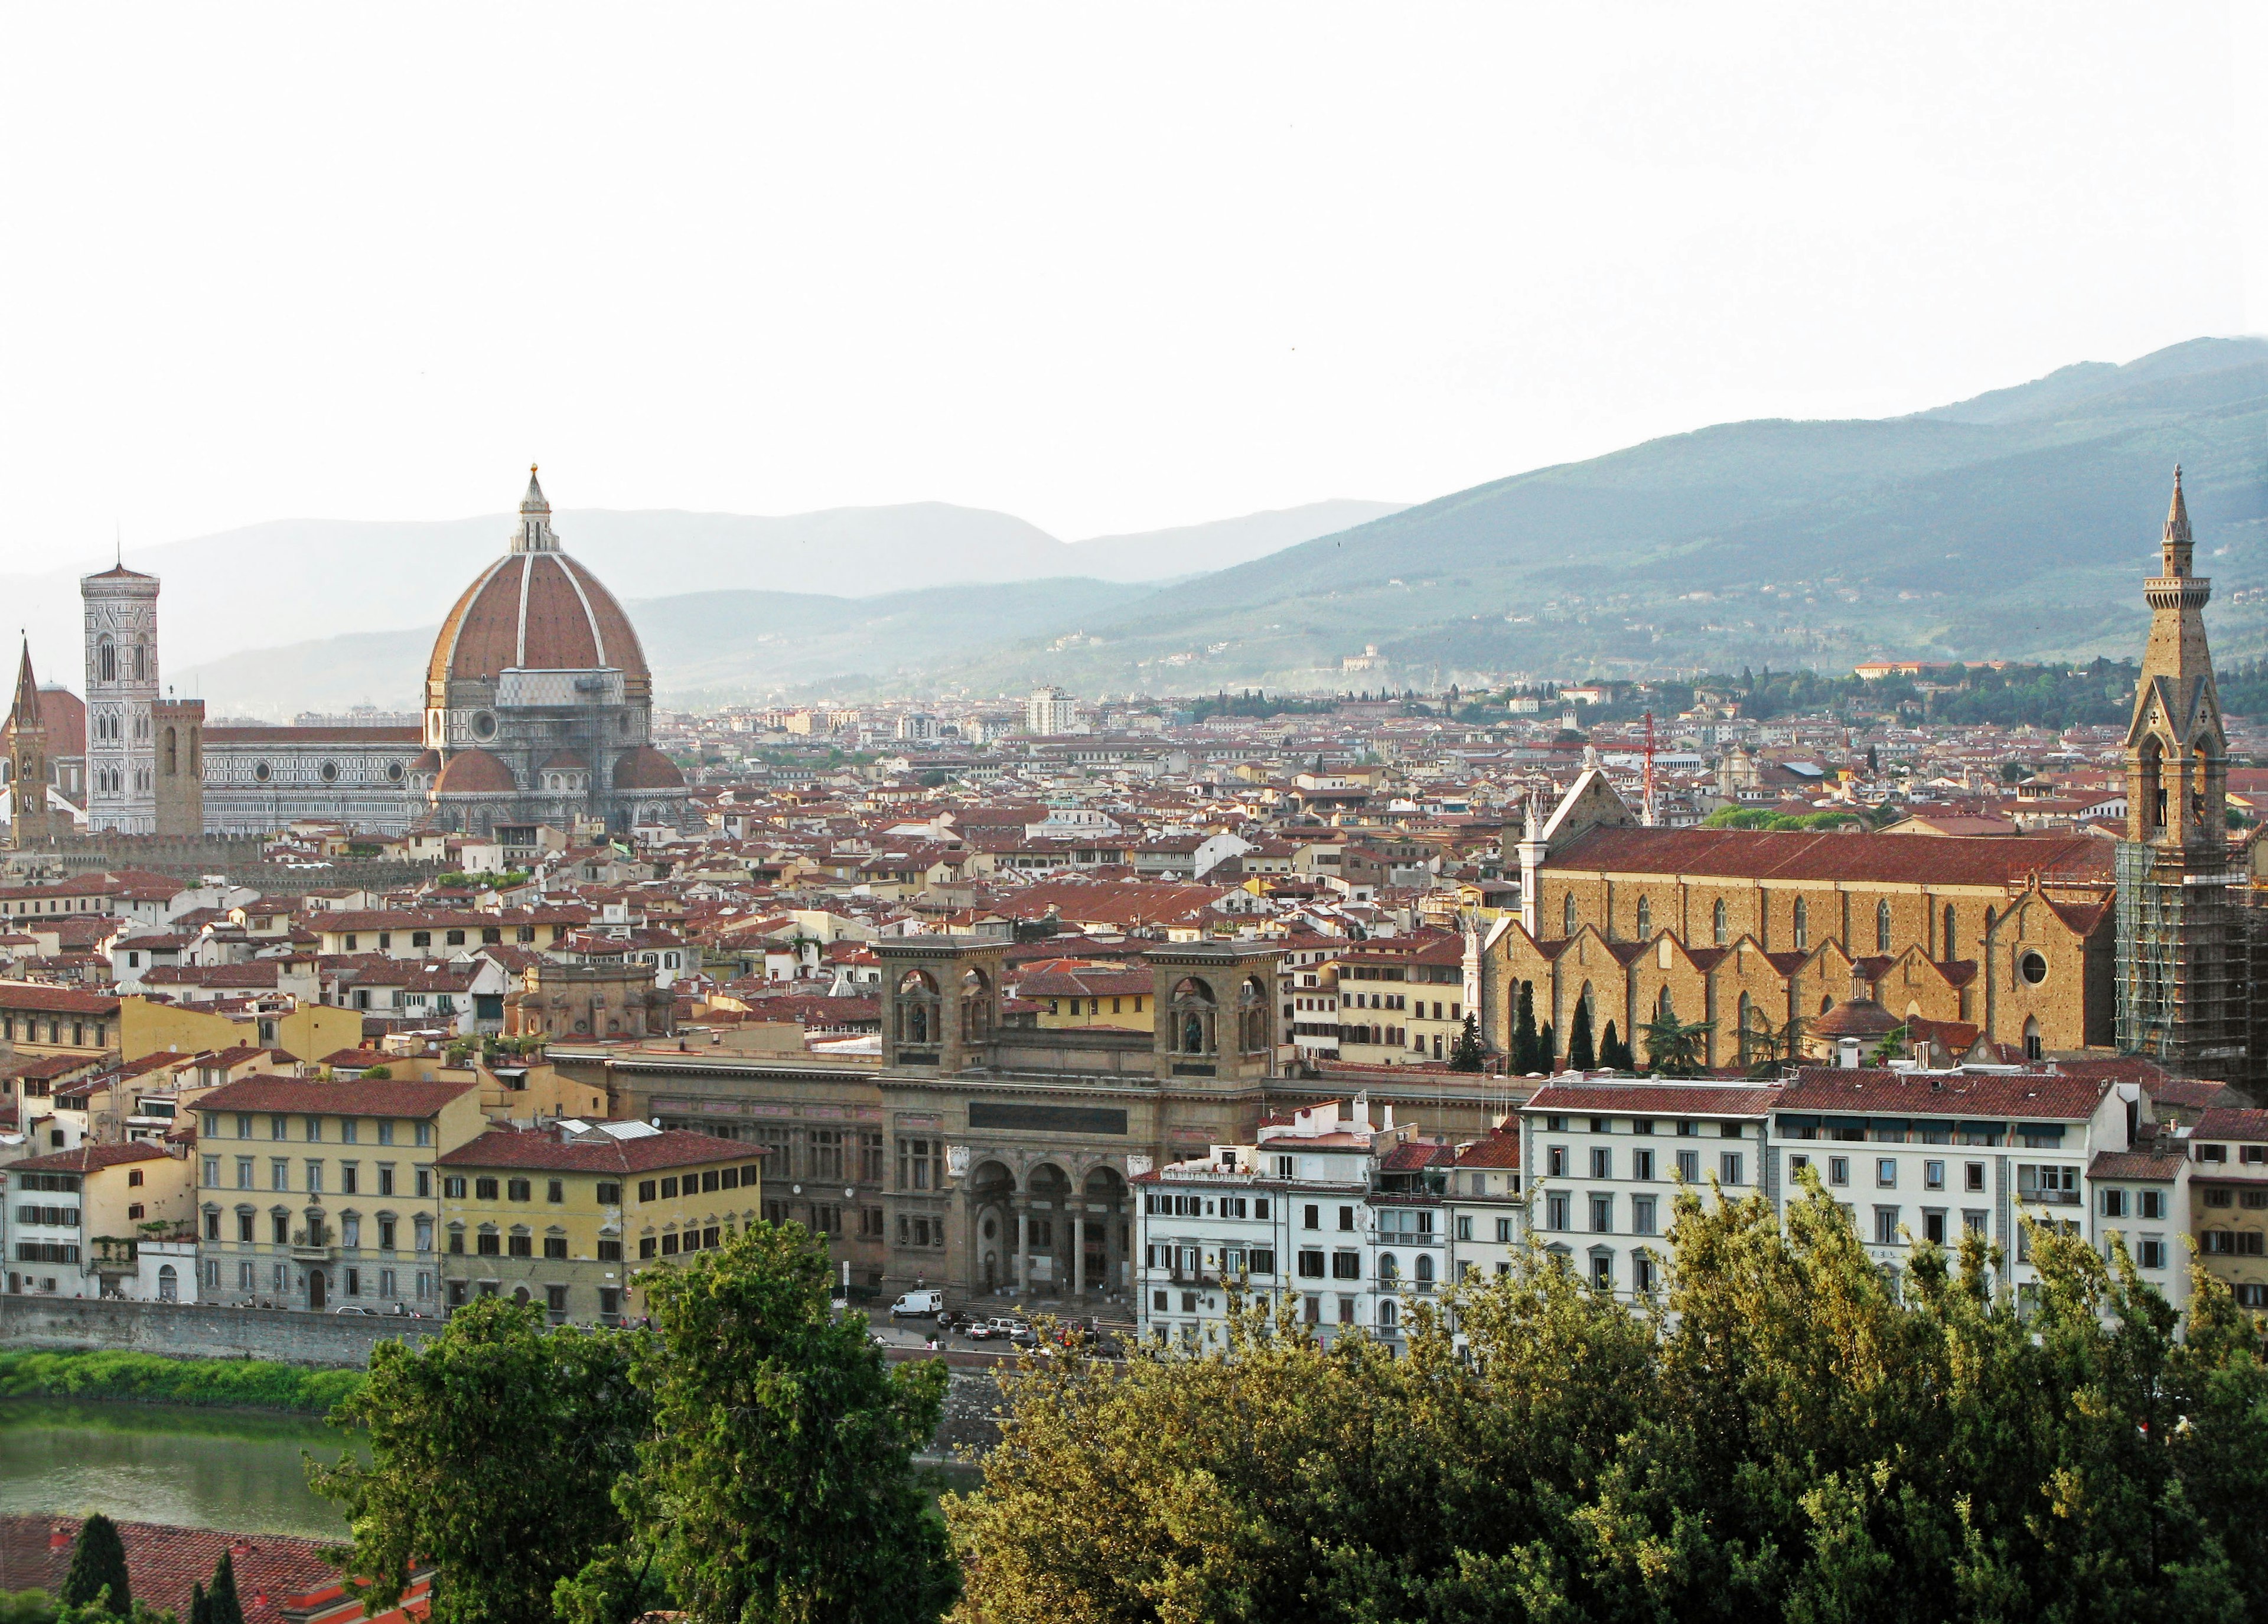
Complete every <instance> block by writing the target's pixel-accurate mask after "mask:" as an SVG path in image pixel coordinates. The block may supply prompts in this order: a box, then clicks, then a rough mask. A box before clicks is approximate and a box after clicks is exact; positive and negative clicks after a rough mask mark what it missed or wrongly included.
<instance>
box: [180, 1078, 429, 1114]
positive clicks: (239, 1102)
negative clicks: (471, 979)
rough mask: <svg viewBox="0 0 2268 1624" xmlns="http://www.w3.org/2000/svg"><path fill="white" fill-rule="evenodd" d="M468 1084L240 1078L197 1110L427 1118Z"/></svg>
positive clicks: (200, 1105) (224, 1085)
mask: <svg viewBox="0 0 2268 1624" xmlns="http://www.w3.org/2000/svg"><path fill="white" fill-rule="evenodd" d="M473 1087H474V1084H470V1083H409V1082H401V1083H397V1082H394V1081H392V1080H391V1079H382V1080H380V1081H379V1082H375V1083H373V1082H372V1081H370V1080H369V1079H368V1078H366V1077H365V1078H362V1079H359V1080H357V1081H356V1082H352V1083H310V1082H303V1081H301V1080H300V1079H298V1078H297V1077H244V1078H241V1079H239V1081H237V1082H234V1083H227V1084H222V1085H221V1086H220V1087H219V1088H217V1089H215V1090H213V1091H212V1092H211V1093H210V1094H207V1095H206V1096H205V1097H204V1098H203V1099H200V1100H199V1101H197V1107H196V1108H197V1109H198V1110H200V1111H286V1112H294V1113H301V1114H305V1115H310V1116H401V1117H420V1116H432V1115H434V1114H436V1113H438V1112H439V1111H440V1109H441V1107H442V1106H446V1105H447V1104H448V1103H449V1102H450V1101H451V1100H453V1099H456V1098H457V1097H458V1096H459V1095H460V1094H464V1093H469V1092H470V1091H472V1089H473Z"/></svg>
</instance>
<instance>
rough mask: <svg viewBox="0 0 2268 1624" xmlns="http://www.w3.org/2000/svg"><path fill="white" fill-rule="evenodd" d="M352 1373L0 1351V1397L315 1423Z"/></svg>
mask: <svg viewBox="0 0 2268 1624" xmlns="http://www.w3.org/2000/svg"><path fill="white" fill-rule="evenodd" d="M363 1379H364V1378H363V1374H362V1372H361V1371H359V1370H309V1369H307V1368H306V1367H304V1366H301V1365H292V1364H282V1363H276V1362H273V1361H270V1360H264V1359H175V1358H169V1357H167V1356H165V1355H162V1354H146V1353H126V1352H118V1351H99V1352H82V1353H49V1352H44V1351H37V1350H31V1349H12V1350H10V1351H6V1352H0V1399H75V1400H99V1401H102V1402H105V1403H114V1404H166V1405H176V1406H185V1407H197V1408H227V1409H238V1410H255V1411H269V1412H273V1413H275V1414H277V1415H305V1416H315V1417H320V1416H323V1415H328V1414H329V1413H330V1410H331V1407H332V1406H333V1405H335V1404H336V1403H337V1402H338V1401H339V1400H341V1399H343V1398H345V1397H346V1396H347V1395H349V1394H350V1393H354V1392H356V1391H357V1390H358V1389H359V1388H360V1387H361V1386H362V1384H363Z"/></svg>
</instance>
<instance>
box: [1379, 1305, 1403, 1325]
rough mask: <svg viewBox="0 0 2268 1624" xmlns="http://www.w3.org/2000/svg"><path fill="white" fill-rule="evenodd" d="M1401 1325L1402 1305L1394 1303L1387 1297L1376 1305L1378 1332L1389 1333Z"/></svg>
mask: <svg viewBox="0 0 2268 1624" xmlns="http://www.w3.org/2000/svg"><path fill="white" fill-rule="evenodd" d="M1401 1323H1402V1305H1401V1304H1399V1303H1396V1302H1395V1300H1394V1299H1393V1298H1392V1297H1388V1298H1387V1299H1386V1300H1385V1301H1384V1302H1382V1303H1381V1304H1379V1305H1378V1328H1379V1329H1380V1330H1381V1331H1386V1332H1389V1333H1390V1332H1392V1331H1395V1330H1396V1329H1397V1328H1399V1326H1401Z"/></svg>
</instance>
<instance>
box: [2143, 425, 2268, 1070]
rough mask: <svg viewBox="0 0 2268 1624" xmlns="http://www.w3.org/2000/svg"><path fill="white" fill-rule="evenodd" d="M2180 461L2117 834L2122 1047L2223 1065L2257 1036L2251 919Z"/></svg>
mask: <svg viewBox="0 0 2268 1624" xmlns="http://www.w3.org/2000/svg"><path fill="white" fill-rule="evenodd" d="M2195 545H2196V544H2195V538H2194V536H2193V535H2192V533H2191V529H2190V512H2189V502H2188V498H2187V497H2186V496H2183V491H2182V471H2181V470H2180V469H2179V468H2176V469H2175V470H2174V494H2173V499H2172V500H2171V502H2169V503H2168V504H2167V508H2166V525H2165V530H2164V532H2163V533H2162V535H2161V539H2160V541H2159V573H2158V574H2156V575H2155V576H2153V577H2150V578H2149V579H2148V580H2147V581H2145V582H2143V583H2142V599H2143V601H2144V602H2145V603H2147V604H2148V605H2149V606H2150V639H2149V642H2148V643H2147V644H2146V645H2145V646H2144V649H2143V650H2142V672H2141V676H2140V679H2139V681H2138V682H2137V683H2136V685H2135V691H2134V717H2133V721H2132V723H2131V724H2129V725H2128V727H2127V730H2126V838H2125V839H2124V840H2123V841H2120V842H2119V843H2118V850H2117V865H2116V866H2117V883H2118V945H2117V976H2118V1032H2117V1038H2118V1047H2120V1048H2122V1049H2124V1050H2125V1051H2127V1052H2128V1053H2130V1054H2133V1053H2140V1054H2150V1055H2153V1056H2155V1057H2157V1058H2159V1059H2161V1060H2164V1061H2167V1062H2173V1063H2175V1064H2177V1065H2180V1064H2184V1063H2188V1064H2195V1065H2198V1066H2201V1067H2207V1068H2213V1069H2214V1070H2213V1075H2215V1076H2220V1075H2223V1074H2224V1073H2225V1072H2227V1071H2228V1070H2230V1069H2233V1068H2232V1066H2231V1062H2242V1059H2243V1057H2244V1055H2245V1053H2246V1050H2247V1048H2248V1047H2249V1043H2248V1037H2247V1027H2248V1016H2247V1008H2248V1003H2247V1000H2248V995H2247V993H2246V989H2245V982H2244V977H2243V974H2242V971H2243V965H2242V959H2243V957H2244V954H2243V944H2242V939H2241V937H2242V923H2241V922H2240V921H2239V920H2238V918H2237V917H2236V912H2235V903H2234V901H2233V900H2232V897H2231V893H2230V889H2229V888H2230V885H2231V884H2232V882H2233V881H2234V879H2235V876H2234V875H2232V874H2231V873H2230V872H2229V871H2228V867H2229V864H2228V734H2227V733H2226V731H2224V730H2223V728H2222V725H2221V718H2220V692H2219V690H2218V688H2217V687H2215V685H2214V682H2213V652H2212V650H2210V649H2209V648H2208V647H2207V646H2206V643H2205V604H2206V603H2207V602H2208V601H2209V600H2210V599H2212V597H2213V583H2212V582H2211V581H2209V580H2207V579H2205V577H2202V576H2200V575H2198V574H2196V573H2195V570H2194V555H2195Z"/></svg>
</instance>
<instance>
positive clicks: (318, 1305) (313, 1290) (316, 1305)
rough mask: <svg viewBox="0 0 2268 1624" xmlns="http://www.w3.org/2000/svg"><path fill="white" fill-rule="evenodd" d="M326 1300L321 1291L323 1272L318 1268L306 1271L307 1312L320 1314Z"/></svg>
mask: <svg viewBox="0 0 2268 1624" xmlns="http://www.w3.org/2000/svg"><path fill="white" fill-rule="evenodd" d="M326 1300H327V1299H326V1297H325V1296H324V1290H323V1271H322V1270H321V1269H320V1268H311V1269H309V1270H308V1271H307V1310H308V1312H310V1313H318V1314H319V1313H320V1312H323V1304H324V1302H325V1301H326Z"/></svg>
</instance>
